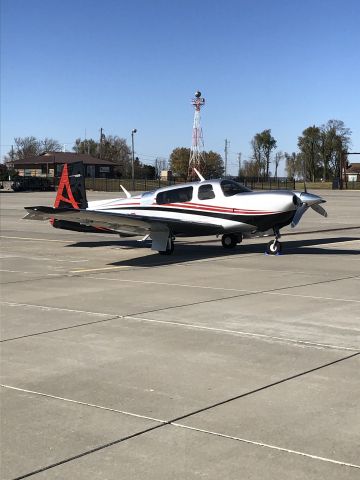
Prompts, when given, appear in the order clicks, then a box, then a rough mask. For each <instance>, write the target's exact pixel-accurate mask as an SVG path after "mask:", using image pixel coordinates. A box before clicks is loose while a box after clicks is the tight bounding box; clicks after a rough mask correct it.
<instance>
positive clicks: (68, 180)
mask: <svg viewBox="0 0 360 480" xmlns="http://www.w3.org/2000/svg"><path fill="white" fill-rule="evenodd" d="M196 173H197V175H198V177H199V179H200V181H198V182H191V183H185V184H181V185H176V186H171V187H165V188H159V189H157V190H153V191H151V192H145V193H142V194H141V195H135V196H131V195H130V193H129V192H128V191H127V190H126V189H125V188H124V187H122V189H123V191H124V193H125V195H126V198H114V199H111V200H100V201H93V202H87V199H86V191H85V180H84V168H83V165H82V163H81V162H76V163H72V164H65V165H64V168H63V172H62V176H61V179H60V183H59V188H58V192H57V197H56V200H55V204H54V207H46V206H37V207H25V210H26V211H27V212H28V214H27V215H26V216H25V217H24V218H26V219H30V220H50V221H51V223H52V225H53V226H54V227H56V228H62V229H65V230H75V231H82V232H83V231H85V232H93V233H95V232H96V233H99V232H102V233H105V232H106V233H114V234H118V235H120V236H121V237H130V236H140V235H141V236H145V237H144V238H149V237H150V238H151V240H152V247H151V248H152V249H153V250H156V251H158V252H159V253H160V254H163V255H170V254H172V253H173V251H174V240H175V237H176V236H203V235H217V236H219V235H221V236H222V237H221V242H222V245H223V247H224V248H234V247H235V246H236V245H237V244H239V243H241V241H242V239H243V237H252V236H261V235H264V234H266V233H268V232H269V231H272V233H273V235H274V237H275V238H274V240H271V241H270V242H269V243H268V245H267V248H266V252H267V253H268V254H270V255H275V254H278V253H280V251H281V244H280V242H279V238H280V229H281V228H283V227H285V226H286V225H289V224H291V226H292V227H295V226H296V225H297V224H298V223H299V221H300V219H301V217H302V215H303V214H304V213H305V212H306V210H307V209H308V208H309V207H311V208H312V209H313V210H315V212H317V213H319V214H320V215H323V216H324V217H326V216H327V213H326V211H325V210H324V208H323V207H321V206H320V204H321V203H324V202H325V200H323V199H322V198H321V197H319V196H317V195H313V194H311V193H307V192H306V191H305V192H302V193H300V192H289V191H281V190H277V191H269V192H266V191H261V192H254V191H251V190H250V189H249V188H247V187H245V186H244V185H242V184H240V183H237V182H235V181H233V180H226V179H225V180H205V178H204V177H203V176H202V175H201V174H200V173H199V172H198V171H197V170H196Z"/></svg>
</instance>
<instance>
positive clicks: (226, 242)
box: [221, 233, 239, 248]
mask: <svg viewBox="0 0 360 480" xmlns="http://www.w3.org/2000/svg"><path fill="white" fill-rule="evenodd" d="M221 243H222V246H223V247H224V248H234V247H235V246H236V244H237V243H239V239H238V236H237V235H234V234H233V233H227V234H226V235H223V236H222V237H221Z"/></svg>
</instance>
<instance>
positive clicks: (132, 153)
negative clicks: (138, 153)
mask: <svg viewBox="0 0 360 480" xmlns="http://www.w3.org/2000/svg"><path fill="white" fill-rule="evenodd" d="M136 132H137V130H136V128H133V129H132V130H131V178H132V185H133V187H132V188H133V190H135V157H134V155H135V151H134V133H136Z"/></svg>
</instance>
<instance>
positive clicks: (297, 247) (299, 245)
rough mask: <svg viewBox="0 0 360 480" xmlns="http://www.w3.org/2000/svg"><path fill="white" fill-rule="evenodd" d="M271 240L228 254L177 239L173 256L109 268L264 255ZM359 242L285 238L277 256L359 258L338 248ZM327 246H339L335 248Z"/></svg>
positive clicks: (127, 243)
mask: <svg viewBox="0 0 360 480" xmlns="http://www.w3.org/2000/svg"><path fill="white" fill-rule="evenodd" d="M271 239H272V237H264V239H263V240H264V241H263V242H261V243H251V240H244V242H243V243H241V244H240V245H238V246H237V247H235V248H234V249H231V250H225V249H224V248H223V247H222V246H221V243H220V241H219V240H214V239H211V240H206V239H203V240H202V241H201V242H199V243H187V242H186V241H182V239H181V238H178V239H177V240H176V242H175V251H174V253H173V254H172V255H169V256H168V255H159V254H158V253H156V252H153V254H152V255H145V256H144V255H141V254H140V256H138V257H136V258H129V259H126V260H121V261H119V262H112V263H110V264H109V265H114V266H137V267H155V266H161V265H171V264H176V263H186V262H192V261H195V260H206V259H211V258H228V257H233V256H235V257H236V256H237V255H245V254H262V255H264V254H265V248H266V244H267V243H268V242H269V241H270V240H271ZM355 240H360V238H359V237H335V238H313V239H308V240H290V239H289V240H287V239H286V236H285V235H284V237H283V238H282V241H281V243H282V247H283V251H282V253H281V254H280V256H285V255H323V254H326V255H360V248H359V249H351V248H347V249H345V248H341V243H343V242H349V241H355ZM329 244H339V246H336V247H334V248H332V247H330V246H328V247H327V245H329ZM68 247H89V248H96V247H116V248H121V249H131V250H135V249H136V250H137V249H139V250H140V251H141V250H142V249H144V248H146V249H150V247H151V242H149V241H145V242H139V241H136V240H106V241H101V240H100V241H94V242H77V243H74V244H70V245H68Z"/></svg>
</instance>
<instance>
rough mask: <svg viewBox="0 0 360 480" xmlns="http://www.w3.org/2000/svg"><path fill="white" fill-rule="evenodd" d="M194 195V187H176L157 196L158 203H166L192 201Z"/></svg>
mask: <svg viewBox="0 0 360 480" xmlns="http://www.w3.org/2000/svg"><path fill="white" fill-rule="evenodd" d="M192 196H193V187H183V188H174V189H172V190H167V191H165V192H160V193H158V194H157V196H156V203H157V204H159V205H164V204H166V203H182V202H190V200H191V199H192Z"/></svg>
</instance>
